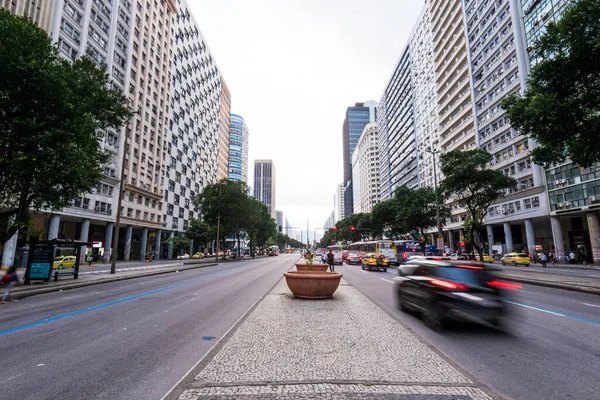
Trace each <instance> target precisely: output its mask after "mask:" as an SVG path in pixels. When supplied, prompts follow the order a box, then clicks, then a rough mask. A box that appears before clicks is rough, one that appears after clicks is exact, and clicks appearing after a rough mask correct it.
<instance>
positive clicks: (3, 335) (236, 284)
mask: <svg viewBox="0 0 600 400" xmlns="http://www.w3.org/2000/svg"><path fill="white" fill-rule="evenodd" d="M297 259H298V255H281V256H279V257H272V258H264V259H257V260H254V261H252V260H248V261H244V262H237V263H226V264H222V265H219V266H215V267H206V268H201V269H194V270H188V271H182V272H180V273H172V274H164V275H158V276H152V277H146V278H137V279H131V280H126V281H120V282H114V283H106V284H102V285H97V286H90V287H85V288H81V289H74V290H68V291H64V292H56V293H50V294H46V295H39V296H34V297H28V298H25V299H23V300H21V301H19V302H14V303H11V304H8V305H5V306H2V307H3V308H2V309H1V312H0V357H1V359H2V365H3V371H2V372H3V373H2V377H0V385H1V387H2V390H1V393H2V394H1V395H0V397H1V398H3V399H20V400H21V399H23V400H24V399H36V400H39V399H127V400H130V399H159V398H161V397H162V396H163V395H164V394H166V392H167V391H168V390H169V389H170V388H171V387H172V386H173V385H174V384H175V383H177V381H178V380H179V379H180V378H181V377H182V376H184V375H185V374H186V373H187V371H188V370H189V369H190V368H191V367H192V366H193V365H194V364H195V363H196V362H197V361H198V360H199V359H201V358H202V357H203V356H204V355H205V354H206V352H207V351H208V350H209V349H210V348H211V347H212V346H213V345H214V344H215V343H216V341H218V340H219V339H220V338H222V337H223V336H224V335H225V334H226V332H227V331H228V330H229V329H230V327H232V326H233V325H234V324H235V323H236V321H238V320H239V318H240V317H242V316H243V315H244V313H245V312H246V311H247V310H248V309H249V308H250V307H251V306H252V305H253V304H254V303H255V302H256V301H257V300H258V299H259V298H260V297H261V296H262V295H263V294H264V293H265V292H266V291H267V290H268V289H269V288H271V286H272V285H274V284H275V283H276V282H277V281H278V280H279V279H280V278H281V277H282V275H283V272H285V271H287V270H289V269H290V268H291V267H292V265H293V263H294V261H296V260H297Z"/></svg>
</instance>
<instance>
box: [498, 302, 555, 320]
mask: <svg viewBox="0 0 600 400" xmlns="http://www.w3.org/2000/svg"><path fill="white" fill-rule="evenodd" d="M505 302H507V303H510V304H514V305H516V306H521V307H525V308H531V309H532V310H537V311H542V312H545V313H548V314H553V315H558V316H559V317H564V316H565V314H561V313H557V312H554V311H548V310H544V309H543V308H537V307H533V306H527V305H525V304H519V303H515V302H512V301H508V300H505Z"/></svg>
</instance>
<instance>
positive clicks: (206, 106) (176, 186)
mask: <svg viewBox="0 0 600 400" xmlns="http://www.w3.org/2000/svg"><path fill="white" fill-rule="evenodd" d="M177 6H178V13H177V20H176V24H175V37H174V39H173V54H174V57H173V58H174V61H173V65H172V72H173V77H174V80H173V98H172V106H173V108H172V110H171V113H170V116H171V122H170V125H169V137H168V140H167V157H168V158H167V162H168V166H167V169H166V177H165V185H164V186H165V194H164V207H163V211H164V221H163V227H165V228H166V229H168V230H170V231H174V232H184V231H186V230H187V229H188V226H189V221H190V220H191V219H192V218H197V217H198V215H197V214H196V210H195V207H194V206H193V204H192V202H193V199H194V197H195V196H196V194H198V193H200V192H202V190H203V189H204V188H205V187H206V186H207V185H209V184H211V183H215V182H217V180H218V168H219V167H218V165H219V155H218V151H219V150H218V149H219V143H220V134H221V126H222V124H223V121H222V120H221V118H220V111H221V109H222V108H223V107H225V108H228V107H229V105H228V103H229V101H230V100H229V98H228V97H227V96H225V97H224V96H223V92H224V91H223V85H224V81H223V78H222V75H221V72H220V71H219V68H218V66H217V64H216V62H215V61H214V59H213V56H212V54H211V52H210V49H209V48H208V46H207V44H206V40H205V39H204V37H203V35H202V32H201V31H200V29H199V28H198V24H197V23H196V21H195V20H194V17H193V16H192V14H191V12H190V9H189V4H188V3H187V1H186V0H178V2H177ZM224 103H225V106H223V104H224ZM161 234H162V232H161Z"/></svg>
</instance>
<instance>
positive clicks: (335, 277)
mask: <svg viewBox="0 0 600 400" xmlns="http://www.w3.org/2000/svg"><path fill="white" fill-rule="evenodd" d="M313 265H314V264H313ZM322 265H326V264H322ZM283 275H284V276H285V281H286V283H287V285H288V287H289V288H290V290H291V291H292V294H293V295H294V297H299V298H302V299H328V298H330V297H332V296H333V293H335V291H336V290H337V288H338V286H339V285H340V279H341V278H342V274H340V273H338V272H327V271H289V272H285V273H284V274H283Z"/></svg>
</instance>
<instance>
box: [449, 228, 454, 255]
mask: <svg viewBox="0 0 600 400" xmlns="http://www.w3.org/2000/svg"><path fill="white" fill-rule="evenodd" d="M448 245H449V246H448V247H450V252H452V253H454V235H453V234H452V230H449V231H448Z"/></svg>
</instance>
